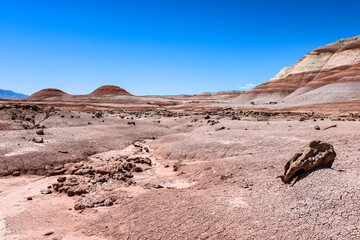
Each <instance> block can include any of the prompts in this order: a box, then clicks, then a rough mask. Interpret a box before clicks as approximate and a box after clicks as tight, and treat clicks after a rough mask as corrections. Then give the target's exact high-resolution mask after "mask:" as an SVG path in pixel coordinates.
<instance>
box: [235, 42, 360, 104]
mask: <svg viewBox="0 0 360 240" xmlns="http://www.w3.org/2000/svg"><path fill="white" fill-rule="evenodd" d="M359 89H360V36H357V37H352V38H345V39H341V40H338V41H336V42H333V43H330V44H328V45H326V46H323V47H319V48H317V49H315V50H313V51H311V52H310V53H308V54H307V55H305V56H304V57H303V58H302V59H300V60H299V61H298V62H297V63H296V64H294V65H293V66H291V67H285V68H284V69H282V70H281V71H280V72H279V73H278V74H277V75H276V76H275V77H273V78H272V79H270V80H269V81H268V82H266V83H263V84H261V85H259V86H257V87H256V88H254V89H252V90H250V91H248V92H247V93H245V94H242V95H240V96H239V97H238V98H237V99H236V100H235V101H236V103H239V104H252V105H262V104H269V103H274V102H276V103H278V104H283V105H288V106H295V105H305V104H317V103H326V102H334V101H344V100H350V99H356V98H360V91H359Z"/></svg>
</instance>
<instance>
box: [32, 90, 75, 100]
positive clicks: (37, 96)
mask: <svg viewBox="0 0 360 240" xmlns="http://www.w3.org/2000/svg"><path fill="white" fill-rule="evenodd" d="M66 96H69V94H67V93H65V92H63V91H61V90H59V89H56V88H47V89H42V90H40V91H38V92H36V93H34V94H32V95H31V96H30V97H28V99H30V100H44V99H59V98H62V97H66Z"/></svg>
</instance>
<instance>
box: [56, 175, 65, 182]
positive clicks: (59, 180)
mask: <svg viewBox="0 0 360 240" xmlns="http://www.w3.org/2000/svg"><path fill="white" fill-rule="evenodd" d="M57 181H58V182H59V183H62V182H65V181H66V177H64V176H63V177H58V179H57Z"/></svg>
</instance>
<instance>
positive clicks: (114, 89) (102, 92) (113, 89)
mask: <svg viewBox="0 0 360 240" xmlns="http://www.w3.org/2000/svg"><path fill="white" fill-rule="evenodd" d="M89 95H90V96H93V97H102V96H116V95H128V96H132V94H130V93H129V92H127V91H126V90H124V89H122V88H120V87H118V86H113V85H104V86H101V87H99V88H98V89H96V90H95V91H93V92H92V93H90V94H89Z"/></svg>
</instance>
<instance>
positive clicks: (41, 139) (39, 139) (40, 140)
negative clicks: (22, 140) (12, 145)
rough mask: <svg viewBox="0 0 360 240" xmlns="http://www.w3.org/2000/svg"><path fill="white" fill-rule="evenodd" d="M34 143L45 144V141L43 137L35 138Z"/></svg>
mask: <svg viewBox="0 0 360 240" xmlns="http://www.w3.org/2000/svg"><path fill="white" fill-rule="evenodd" d="M32 141H33V142H34V143H44V139H43V138H42V137H34V138H33V140H32Z"/></svg>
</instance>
